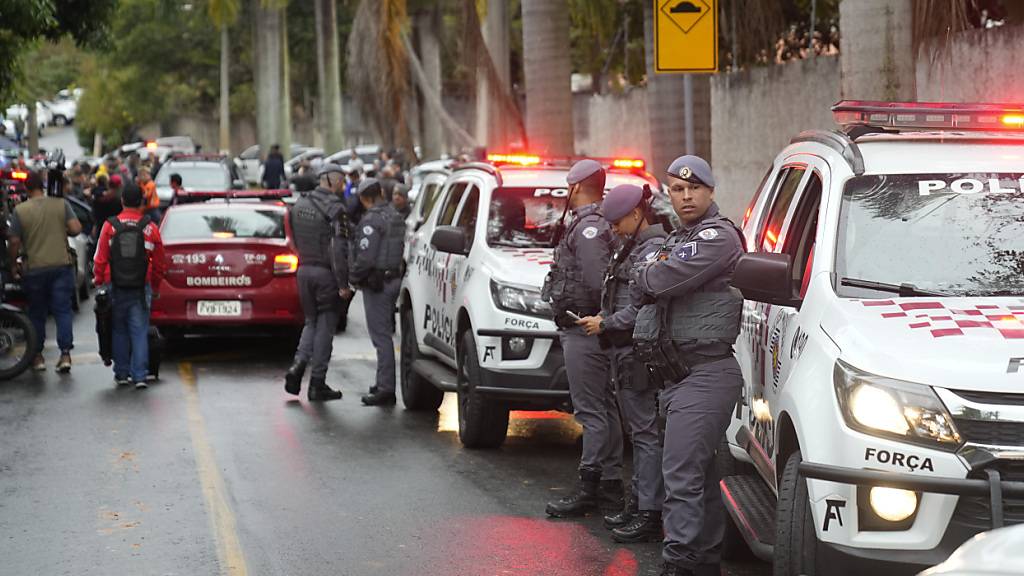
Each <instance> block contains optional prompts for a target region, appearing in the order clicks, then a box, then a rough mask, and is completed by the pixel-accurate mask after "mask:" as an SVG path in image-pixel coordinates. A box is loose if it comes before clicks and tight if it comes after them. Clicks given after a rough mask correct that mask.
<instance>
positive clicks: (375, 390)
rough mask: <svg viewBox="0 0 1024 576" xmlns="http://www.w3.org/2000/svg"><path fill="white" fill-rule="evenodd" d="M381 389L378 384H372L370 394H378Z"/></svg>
mask: <svg viewBox="0 0 1024 576" xmlns="http://www.w3.org/2000/svg"><path fill="white" fill-rule="evenodd" d="M379 390H380V388H379V387H378V386H377V385H376V384H374V385H373V386H370V392H369V394H376V393H377V392H378V391H379Z"/></svg>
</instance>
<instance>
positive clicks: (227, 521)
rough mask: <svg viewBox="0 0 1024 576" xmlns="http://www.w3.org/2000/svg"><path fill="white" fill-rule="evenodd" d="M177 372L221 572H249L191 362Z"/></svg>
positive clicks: (230, 575) (232, 575) (242, 574)
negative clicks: (182, 390)
mask: <svg viewBox="0 0 1024 576" xmlns="http://www.w3.org/2000/svg"><path fill="white" fill-rule="evenodd" d="M178 374H179V375H180V376H181V382H182V384H183V385H184V386H185V406H186V408H187V411H188V431H189V434H190V435H191V436H192V449H193V452H194V453H195V457H196V468H197V470H198V473H199V483H200V484H201V485H202V489H203V499H204V500H205V501H206V513H207V515H208V516H209V517H210V526H211V528H212V529H213V535H214V538H216V540H217V557H218V558H219V559H220V566H221V574H226V575H228V576H246V575H247V574H248V569H247V568H246V566H245V556H244V555H243V554H242V545H241V543H240V542H239V538H238V529H237V527H236V523H235V515H234V513H232V512H231V507H230V506H228V501H227V491H226V490H225V489H224V479H223V478H221V475H220V471H219V470H218V469H217V461H216V459H214V457H213V447H212V446H210V442H209V440H208V439H207V436H206V423H205V422H203V414H202V412H201V411H200V409H199V389H198V388H197V386H196V377H195V374H194V373H193V372H192V364H191V363H190V362H181V363H180V364H178Z"/></svg>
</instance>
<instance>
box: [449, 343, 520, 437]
mask: <svg viewBox="0 0 1024 576" xmlns="http://www.w3.org/2000/svg"><path fill="white" fill-rule="evenodd" d="M458 352H459V354H458V355H459V374H458V384H457V388H458V396H459V440H461V441H462V445H463V446H465V447H466V448H497V447H499V446H501V445H502V444H503V443H504V442H505V435H506V433H507V432H508V407H507V406H505V405H504V404H501V403H499V402H496V401H494V400H488V399H487V398H484V397H483V396H482V395H481V394H479V393H478V392H477V391H476V385H477V383H478V382H480V361H479V359H478V357H477V353H476V343H475V342H474V341H473V333H472V332H470V331H469V330H467V331H466V332H465V333H464V334H463V335H462V344H461V346H459V351H458Z"/></svg>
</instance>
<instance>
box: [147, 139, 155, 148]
mask: <svg viewBox="0 0 1024 576" xmlns="http://www.w3.org/2000/svg"><path fill="white" fill-rule="evenodd" d="M156 149H157V143H156V140H150V141H149V142H146V150H156Z"/></svg>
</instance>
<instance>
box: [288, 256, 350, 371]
mask: <svg viewBox="0 0 1024 576" xmlns="http://www.w3.org/2000/svg"><path fill="white" fill-rule="evenodd" d="M296 281H297V282H298V285H299V302H300V303H301V304H302V312H303V314H304V315H305V317H306V323H305V324H304V325H303V327H302V337H301V338H300V339H299V350H298V354H296V356H297V358H296V359H297V360H299V361H302V362H307V363H308V365H309V369H310V372H309V375H310V378H313V379H322V378H325V377H326V376H327V364H328V362H330V360H331V351H332V349H333V347H334V330H335V328H336V327H337V325H338V314H339V311H340V309H341V296H340V295H339V294H338V290H339V289H338V282H337V280H336V279H335V278H334V273H333V272H332V271H331V269H330V268H325V267H323V266H302V265H300V266H299V271H298V273H297V275H296Z"/></svg>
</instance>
